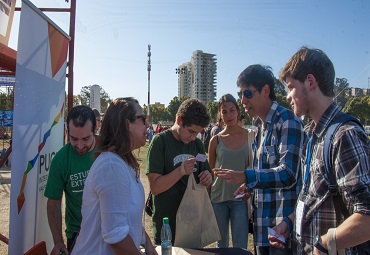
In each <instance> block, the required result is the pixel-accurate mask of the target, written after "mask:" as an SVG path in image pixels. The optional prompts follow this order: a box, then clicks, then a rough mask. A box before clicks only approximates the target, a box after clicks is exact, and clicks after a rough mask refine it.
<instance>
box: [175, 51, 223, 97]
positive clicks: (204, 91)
mask: <svg viewBox="0 0 370 255" xmlns="http://www.w3.org/2000/svg"><path fill="white" fill-rule="evenodd" d="M215 56H216V55H215V54H210V53H204V52H203V51H201V50H196V51H194V52H193V56H192V57H191V61H190V62H186V63H184V64H182V65H180V66H179V67H178V68H177V69H176V71H177V73H178V75H179V78H178V97H179V98H182V97H189V98H197V99H200V100H202V101H203V102H204V103H206V104H208V103H209V102H214V101H215V100H216V91H217V86H216V76H217V62H216V61H217V59H216V58H215Z"/></svg>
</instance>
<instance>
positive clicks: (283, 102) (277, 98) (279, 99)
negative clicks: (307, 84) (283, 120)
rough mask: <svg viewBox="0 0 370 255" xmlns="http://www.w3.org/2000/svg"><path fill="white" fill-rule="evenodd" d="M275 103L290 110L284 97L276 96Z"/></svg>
mask: <svg viewBox="0 0 370 255" xmlns="http://www.w3.org/2000/svg"><path fill="white" fill-rule="evenodd" d="M276 101H277V102H278V103H279V105H281V106H283V107H285V108H288V109H291V107H290V104H289V102H288V101H287V100H286V96H283V95H281V94H276Z"/></svg>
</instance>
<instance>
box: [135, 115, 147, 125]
mask: <svg viewBox="0 0 370 255" xmlns="http://www.w3.org/2000/svg"><path fill="white" fill-rule="evenodd" d="M137 119H141V120H142V121H143V123H144V125H146V115H145V114H142V115H138V116H135V118H134V120H137Z"/></svg>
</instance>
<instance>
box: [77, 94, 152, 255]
mask: <svg viewBox="0 0 370 255" xmlns="http://www.w3.org/2000/svg"><path fill="white" fill-rule="evenodd" d="M146 136H147V123H146V116H145V115H144V113H143V109H142V107H141V106H140V105H139V103H138V101H137V100H136V99H134V98H116V99H114V100H113V102H112V103H111V104H110V106H109V107H108V109H107V112H106V113H105V115H104V120H103V123H102V126H101V130H100V138H99V142H98V146H97V148H96V151H95V157H96V159H95V162H94V164H93V165H92V167H91V169H90V172H89V174H88V177H87V178H86V181H85V188H84V191H83V192H84V194H83V202H82V223H81V231H80V235H79V237H78V238H77V241H76V245H75V247H74V250H73V252H72V254H105V255H109V254H141V253H140V250H139V249H140V245H142V246H143V247H145V254H150V255H156V254H157V253H156V251H155V249H154V247H153V244H152V242H151V240H150V238H149V236H148V235H147V233H146V232H145V229H144V228H143V226H142V215H143V209H144V204H145V198H144V188H143V185H142V183H141V181H140V177H139V176H140V175H139V173H140V166H139V163H138V160H137V159H136V157H135V156H134V154H133V150H135V149H138V148H140V147H141V146H143V145H144V144H145V142H146Z"/></svg>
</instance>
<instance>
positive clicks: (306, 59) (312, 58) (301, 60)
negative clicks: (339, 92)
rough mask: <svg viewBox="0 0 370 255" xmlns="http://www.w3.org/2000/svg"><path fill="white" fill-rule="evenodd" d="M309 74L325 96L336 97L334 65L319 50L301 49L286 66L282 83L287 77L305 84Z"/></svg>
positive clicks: (283, 69)
mask: <svg viewBox="0 0 370 255" xmlns="http://www.w3.org/2000/svg"><path fill="white" fill-rule="evenodd" d="M308 74H312V75H313V76H314V77H315V79H316V81H317V83H318V86H319V88H320V90H321V92H322V93H323V94H324V95H325V96H329V97H334V96H335V92H334V78H335V70H334V65H333V63H332V62H331V60H330V59H329V58H328V56H327V55H326V54H325V53H324V52H323V51H322V50H319V49H310V48H308V47H306V46H303V47H301V48H300V49H299V50H298V51H297V52H296V53H295V54H294V55H293V56H292V57H291V58H290V59H289V60H288V62H287V63H286V64H285V66H284V67H283V68H282V69H281V71H280V74H279V79H280V80H281V81H282V82H285V81H286V78H287V76H289V77H292V78H293V79H295V80H298V81H300V82H302V83H303V82H304V81H305V80H306V78H307V75H308Z"/></svg>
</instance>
